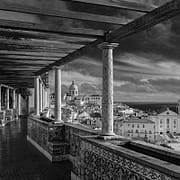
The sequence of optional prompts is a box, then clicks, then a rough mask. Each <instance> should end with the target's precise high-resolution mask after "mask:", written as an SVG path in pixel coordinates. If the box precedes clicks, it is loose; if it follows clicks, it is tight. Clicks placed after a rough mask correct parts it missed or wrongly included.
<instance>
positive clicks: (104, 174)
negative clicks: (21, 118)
mask: <svg viewBox="0 0 180 180" xmlns="http://www.w3.org/2000/svg"><path fill="white" fill-rule="evenodd" d="M28 136H29V137H30V138H31V139H33V140H34V141H35V142H37V143H38V144H39V145H40V146H41V147H42V148H43V149H45V150H46V151H47V152H48V153H49V154H50V155H51V156H52V159H51V160H52V161H59V160H64V157H66V160H67V159H68V160H70V161H71V162H72V164H73V170H72V171H73V173H74V174H75V175H77V176H78V177H80V178H81V179H83V180H97V179H100V180H111V179H112V180H116V179H117V180H179V179H180V166H178V165H177V164H174V163H170V162H167V161H163V160H160V159H158V158H155V157H152V156H148V155H146V154H143V152H142V153H141V152H136V151H135V150H131V149H128V148H126V147H123V146H122V144H124V143H126V142H124V141H123V140H122V139H121V140H106V141H105V140H103V139H99V138H98V137H99V132H98V131H94V130H90V129H88V128H85V127H83V126H81V125H76V124H71V123H64V124H53V123H45V122H43V121H40V120H37V119H35V118H30V119H29V120H28ZM126 141H127V140H126ZM120 144H121V145H120ZM137 148H138V146H137ZM162 151H166V150H162ZM163 153H164V152H163ZM177 155H178V154H177ZM177 159H178V158H177Z"/></svg>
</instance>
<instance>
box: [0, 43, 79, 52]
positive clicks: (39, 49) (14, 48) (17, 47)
mask: <svg viewBox="0 0 180 180" xmlns="http://www.w3.org/2000/svg"><path fill="white" fill-rule="evenodd" d="M0 50H9V51H17V52H24V51H26V52H43V51H44V52H46V53H66V54H69V53H71V52H73V51H75V50H76V49H73V48H51V47H43V46H42V47H39V46H37V47H33V46H29V45H16V44H14V45H13V44H11V45H5V44H1V46H0Z"/></svg>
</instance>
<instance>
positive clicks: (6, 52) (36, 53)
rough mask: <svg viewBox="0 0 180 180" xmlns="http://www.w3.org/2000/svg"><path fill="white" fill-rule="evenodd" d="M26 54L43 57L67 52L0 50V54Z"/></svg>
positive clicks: (64, 54)
mask: <svg viewBox="0 0 180 180" xmlns="http://www.w3.org/2000/svg"><path fill="white" fill-rule="evenodd" d="M2 55H3V56H5V55H6V56H9V55H10V56H19V58H20V56H26V57H34V58H35V57H37V58H38V57H39V58H41V59H44V58H50V59H51V58H60V57H63V56H66V55H67V53H58V52H57V53H50V52H33V51H32V50H31V51H23V50H22V51H9V50H0V56H2Z"/></svg>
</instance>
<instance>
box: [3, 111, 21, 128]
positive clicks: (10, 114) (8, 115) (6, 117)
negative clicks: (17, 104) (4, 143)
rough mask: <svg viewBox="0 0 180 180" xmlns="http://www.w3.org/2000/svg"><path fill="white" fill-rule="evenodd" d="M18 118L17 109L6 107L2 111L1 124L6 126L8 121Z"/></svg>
mask: <svg viewBox="0 0 180 180" xmlns="http://www.w3.org/2000/svg"><path fill="white" fill-rule="evenodd" d="M17 118H18V115H17V113H16V109H6V110H1V111H0V126H5V125H6V124H7V123H9V122H11V121H14V120H16V119H17Z"/></svg>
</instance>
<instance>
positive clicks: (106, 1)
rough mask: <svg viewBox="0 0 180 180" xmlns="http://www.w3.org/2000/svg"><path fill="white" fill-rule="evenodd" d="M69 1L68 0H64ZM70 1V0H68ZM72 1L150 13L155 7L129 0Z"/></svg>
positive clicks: (73, 0)
mask: <svg viewBox="0 0 180 180" xmlns="http://www.w3.org/2000/svg"><path fill="white" fill-rule="evenodd" d="M64 1H67V0H64ZM68 1H69V0H68ZM71 1H72V2H79V3H84V4H91V5H99V6H105V7H112V8H118V9H124V10H128V11H135V12H142V13H148V12H150V11H152V10H153V9H154V8H153V7H152V6H148V5H145V4H140V3H134V2H127V1H123V0H121V1H112V0H96V1H92V0H71Z"/></svg>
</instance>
